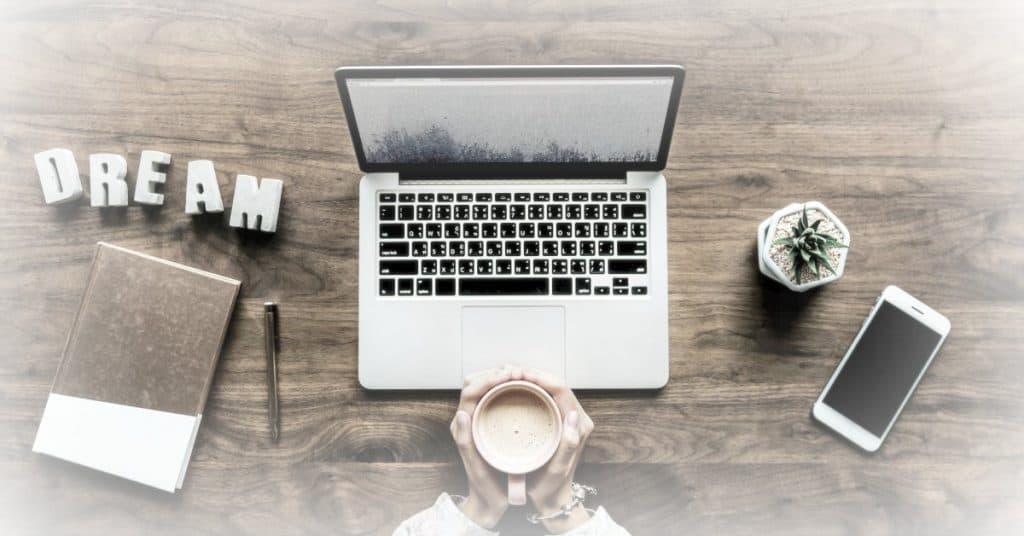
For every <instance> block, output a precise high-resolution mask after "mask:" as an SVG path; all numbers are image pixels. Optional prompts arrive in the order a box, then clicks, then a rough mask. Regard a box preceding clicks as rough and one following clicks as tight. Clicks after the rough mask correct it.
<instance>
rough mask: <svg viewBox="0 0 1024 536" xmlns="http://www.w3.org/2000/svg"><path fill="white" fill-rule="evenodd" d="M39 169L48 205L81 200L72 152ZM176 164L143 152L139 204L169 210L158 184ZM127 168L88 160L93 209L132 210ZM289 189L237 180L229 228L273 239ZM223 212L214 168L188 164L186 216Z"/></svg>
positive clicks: (39, 163) (44, 157)
mask: <svg viewBox="0 0 1024 536" xmlns="http://www.w3.org/2000/svg"><path fill="white" fill-rule="evenodd" d="M35 160H36V169H37V170H38V171H39V183H40V184H41V185H42V187H43V198H44V199H45V200H46V204H47V205H55V204H61V203H69V202H72V201H75V200H78V199H81V198H82V195H83V190H82V179H81V177H80V176H79V173H78V164H76V163H75V155H74V154H73V153H72V152H71V151H70V150H68V149H50V150H47V151H43V152H40V153H36V155H35ZM170 164H171V155H169V154H167V153H163V152H160V151H142V155H141V157H140V158H139V172H138V173H137V174H136V176H135V197H134V200H135V202H136V203H139V204H142V205H162V204H164V196H163V194H160V193H157V192H156V191H155V187H156V185H157V184H163V183H165V182H166V181H167V173H166V171H164V170H165V169H166V168H167V166H169V165H170ZM127 174H128V162H127V161H126V160H125V159H124V157H123V156H121V155H119V154H111V153H96V154H90V155H89V204H90V205H92V206H94V207H126V206H128V181H126V180H125V176H127ZM283 189H284V183H283V182H282V181H281V180H279V179H263V180H262V181H258V180H257V179H256V177H253V176H251V175H238V176H237V178H236V179H235V194H234V197H233V198H232V202H231V218H230V220H229V224H230V225H231V226H232V227H237V228H240V229H251V230H254V231H255V230H259V231H263V232H265V233H272V232H274V231H276V230H277V216H278V212H279V210H280V208H281V191H282V190H283ZM206 212H224V201H223V200H222V199H221V196H220V185H219V184H218V183H217V174H216V173H215V172H214V169H213V162H211V161H209V160H192V161H190V162H189V163H188V175H187V178H186V186H185V213H186V214H189V215H197V214H203V213H206Z"/></svg>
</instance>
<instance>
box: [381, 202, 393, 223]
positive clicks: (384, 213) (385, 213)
mask: <svg viewBox="0 0 1024 536" xmlns="http://www.w3.org/2000/svg"><path fill="white" fill-rule="evenodd" d="M378 219H380V220H381V221H391V220H394V219H395V206H394V205H381V207H380V215H379V217H378Z"/></svg>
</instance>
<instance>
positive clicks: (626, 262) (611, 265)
mask: <svg viewBox="0 0 1024 536" xmlns="http://www.w3.org/2000/svg"><path fill="white" fill-rule="evenodd" d="M608 273H610V274H646V273H647V259H611V260H609V261H608Z"/></svg>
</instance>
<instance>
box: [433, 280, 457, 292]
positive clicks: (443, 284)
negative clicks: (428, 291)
mask: <svg viewBox="0 0 1024 536" xmlns="http://www.w3.org/2000/svg"><path fill="white" fill-rule="evenodd" d="M434 294H436V295H438V296H454V295H455V280H454V279H450V278H443V279H435V280H434Z"/></svg>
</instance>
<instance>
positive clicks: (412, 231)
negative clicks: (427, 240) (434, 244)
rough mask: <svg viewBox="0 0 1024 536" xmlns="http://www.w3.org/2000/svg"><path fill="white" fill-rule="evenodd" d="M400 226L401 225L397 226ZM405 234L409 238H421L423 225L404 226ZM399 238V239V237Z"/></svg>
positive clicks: (411, 224)
mask: <svg viewBox="0 0 1024 536" xmlns="http://www.w3.org/2000/svg"><path fill="white" fill-rule="evenodd" d="M398 225H401V224H398ZM405 227H406V234H407V235H408V236H409V238H423V224H422V223H410V224H407V225H406V226H405ZM399 238H401V237H399Z"/></svg>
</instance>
